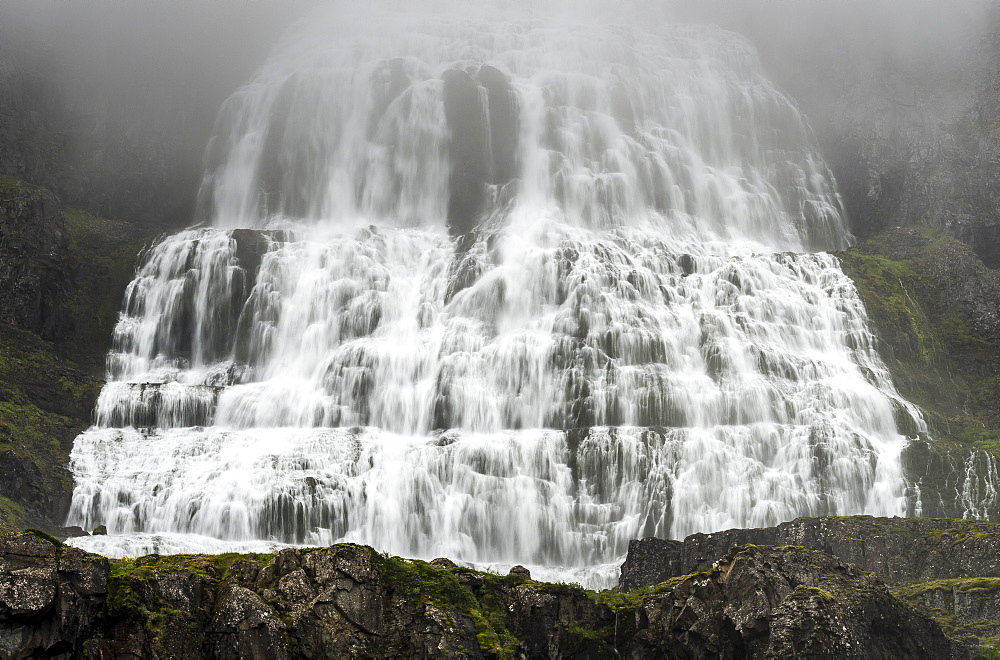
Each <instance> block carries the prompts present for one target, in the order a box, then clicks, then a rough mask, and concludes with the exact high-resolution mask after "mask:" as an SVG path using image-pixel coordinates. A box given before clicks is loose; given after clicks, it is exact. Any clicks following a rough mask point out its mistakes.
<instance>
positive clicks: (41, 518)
mask: <svg viewBox="0 0 1000 660" xmlns="http://www.w3.org/2000/svg"><path fill="white" fill-rule="evenodd" d="M142 239H143V237H141V236H140V234H139V233H138V232H137V231H136V230H135V229H133V228H131V227H129V226H128V225H126V224H124V223H120V222H113V221H109V220H104V219H101V218H96V217H94V216H92V215H89V214H86V213H84V212H82V211H79V210H74V209H70V210H67V211H65V212H62V211H61V209H60V206H59V201H58V200H57V199H56V198H55V197H54V196H53V195H52V194H51V193H49V192H47V191H45V190H43V189H41V188H38V187H36V186H31V185H28V184H26V183H24V182H23V181H19V180H17V179H13V178H10V177H0V311H2V314H0V476H2V479H0V528H7V529H10V528H18V527H25V526H34V527H42V528H44V529H47V530H49V531H52V532H54V533H57V534H58V533H59V532H60V526H61V524H62V521H63V520H64V518H65V514H66V510H67V507H68V504H69V497H70V492H71V489H72V482H71V478H70V475H69V472H68V471H67V468H66V465H67V463H68V462H69V451H70V449H71V447H72V443H73V439H74V438H75V437H76V435H77V434H78V433H79V432H80V431H82V430H83V429H85V428H86V427H87V426H89V425H90V423H91V417H92V411H93V408H94V403H95V401H96V399H97V395H98V394H99V392H100V387H101V385H102V383H101V382H100V380H99V379H100V378H101V377H102V374H103V370H104V359H105V355H106V353H107V350H108V348H109V346H110V341H111V333H112V330H113V327H114V324H115V322H116V320H117V315H118V308H119V307H120V305H121V301H122V296H123V294H124V291H125V287H126V286H127V284H128V282H129V280H130V279H131V278H132V274H133V272H134V267H133V264H134V263H135V260H136V255H137V253H138V252H139V251H140V249H141V246H142ZM67 356H72V358H73V359H72V360H71V359H67Z"/></svg>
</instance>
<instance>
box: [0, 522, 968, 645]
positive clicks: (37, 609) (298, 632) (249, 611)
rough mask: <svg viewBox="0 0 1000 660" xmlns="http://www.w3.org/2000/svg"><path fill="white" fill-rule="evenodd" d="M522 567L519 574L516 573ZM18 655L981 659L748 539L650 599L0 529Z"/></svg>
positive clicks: (866, 578)
mask: <svg viewBox="0 0 1000 660" xmlns="http://www.w3.org/2000/svg"><path fill="white" fill-rule="evenodd" d="M512 573H514V572H512ZM0 649H2V652H3V654H4V657H12V658H24V657H30V656H37V655H54V654H56V655H57V654H69V655H71V656H77V655H81V654H82V651H83V649H86V652H87V654H88V656H89V657H96V658H117V657H123V656H138V657H212V658H310V657H358V656H388V657H395V656H415V657H457V658H482V657H496V656H498V655H503V656H512V657H521V658H553V657H560V658H595V657H629V658H686V657H708V656H711V657H720V658H737V657H746V656H747V655H750V656H753V657H779V656H789V657H810V656H820V655H826V656H830V655H835V656H844V655H859V656H862V657H876V658H878V657H886V658H888V657H893V658H905V657H940V658H947V657H970V653H969V649H968V648H967V647H965V646H964V645H962V644H960V643H955V642H952V641H951V640H949V639H948V638H947V637H945V635H944V634H943V633H942V631H941V629H940V627H939V626H938V625H937V624H936V623H934V621H932V620H931V619H929V618H927V617H926V616H924V615H922V614H920V613H919V612H917V611H916V610H914V609H912V608H910V607H909V606H907V605H906V604H904V603H903V602H901V601H899V600H897V599H896V598H895V597H893V596H892V595H891V594H890V593H889V591H888V589H887V588H886V586H885V585H884V584H882V583H881V582H879V580H878V579H877V578H875V577H874V576H873V575H871V574H869V573H865V572H863V571H861V570H860V569H858V568H856V567H853V566H849V565H847V564H845V563H844V562H842V561H841V560H839V559H837V558H835V557H832V556H830V555H827V554H824V553H821V552H813V551H809V550H806V549H804V548H797V547H784V548H765V547H756V546H746V547H740V548H736V549H734V550H733V551H732V552H730V553H728V554H727V555H725V556H724V557H722V558H721V559H720V560H719V561H718V562H717V563H716V564H715V565H714V566H713V567H712V568H711V569H710V570H708V571H703V572H701V573H696V574H693V575H688V576H684V577H681V578H677V579H675V580H672V581H670V582H667V583H664V584H661V585H658V586H657V587H656V588H655V589H652V590H650V591H649V592H648V593H645V594H643V595H632V596H624V595H621V594H614V593H603V594H594V593H588V592H585V591H583V590H582V589H580V588H578V587H570V586H567V585H554V584H544V583H539V582H532V581H531V580H530V579H529V577H528V576H527V575H526V571H521V572H516V573H515V574H512V575H511V576H509V577H501V576H499V575H491V574H484V573H478V572H476V571H471V570H469V569H467V568H462V567H458V566H455V565H454V564H452V563H451V562H449V561H447V560H435V562H434V563H433V564H427V563H424V562H418V561H409V560H402V559H397V558H390V557H386V556H383V555H379V554H377V553H375V552H373V551H372V549H371V548H367V547H363V546H354V545H338V546H333V547H330V548H320V549H306V550H299V549H286V550H282V551H281V552H278V553H276V554H273V555H243V556H239V557H236V558H235V559H234V558H232V556H229V557H228V558H227V556H225V555H223V556H204V555H193V556H176V557H160V556H155V555H154V556H149V557H141V558H138V559H135V560H112V561H111V562H109V561H108V560H106V559H104V558H101V557H94V556H90V555H86V554H85V553H83V552H81V551H79V550H77V549H74V548H68V547H65V546H60V545H56V544H54V543H52V542H50V541H48V540H46V539H43V538H39V537H37V536H34V535H31V534H11V535H7V536H3V537H0Z"/></svg>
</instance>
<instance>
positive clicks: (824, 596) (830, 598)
mask: <svg viewBox="0 0 1000 660" xmlns="http://www.w3.org/2000/svg"><path fill="white" fill-rule="evenodd" d="M795 590H796V591H807V592H809V593H810V594H813V595H814V596H818V597H819V598H820V599H821V600H823V601H825V602H827V603H832V602H834V601H836V600H837V599H836V598H835V597H834V595H833V594H831V593H830V592H829V591H827V590H826V589H821V588H820V587H810V586H808V585H805V584H800V585H799V586H797V587H795Z"/></svg>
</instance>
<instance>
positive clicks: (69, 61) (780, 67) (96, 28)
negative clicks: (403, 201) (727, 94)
mask: <svg viewBox="0 0 1000 660" xmlns="http://www.w3.org/2000/svg"><path fill="white" fill-rule="evenodd" d="M314 12H323V13H329V12H333V13H334V14H335V15H336V16H337V17H341V18H342V19H343V24H344V25H345V26H346V25H350V26H353V27H352V28H351V29H364V26H365V25H367V24H370V23H372V22H378V21H380V20H383V19H382V18H380V17H384V16H385V15H387V14H398V13H401V12H405V13H409V14H417V15H421V16H426V17H427V18H428V19H430V20H435V19H437V18H440V19H441V20H442V21H444V20H449V21H452V20H456V19H457V20H461V19H462V18H463V17H475V16H477V15H480V14H483V13H486V14H495V15H502V16H503V17H504V18H520V19H524V20H528V21H534V22H541V23H544V24H554V25H565V26H566V27H567V29H572V26H573V25H574V24H579V23H588V22H590V23H592V22H601V23H608V22H612V23H622V24H626V25H628V24H631V25H639V26H645V27H649V28H652V29H655V28H656V26H657V25H664V24H668V23H677V22H690V23H707V24H717V25H719V26H720V27H722V28H725V29H728V30H733V31H736V32H739V33H742V34H744V35H745V36H746V37H747V38H748V39H749V40H750V41H751V42H752V43H753V44H754V45H755V46H756V48H757V49H758V52H759V55H760V58H761V60H762V62H763V66H764V70H765V72H766V73H767V74H768V75H769V76H771V77H772V79H773V80H775V82H777V84H778V85H779V86H780V87H783V88H784V89H785V90H786V91H787V92H788V93H789V94H790V95H791V96H792V97H793V98H794V99H795V100H796V102H797V103H798V104H799V105H800V106H801V108H802V109H803V110H804V111H805V113H806V115H807V116H808V117H809V118H810V119H811V120H812V123H813V125H814V127H815V128H816V130H817V131H818V133H819V134H820V140H821V143H822V144H824V145H829V144H830V143H831V142H832V141H835V139H836V138H831V137H830V135H831V134H832V133H836V132H837V131H838V130H839V129H838V128H837V126H836V125H837V124H838V122H839V123H841V124H842V123H843V122H844V121H846V120H845V117H848V116H849V115H850V114H851V112H852V111H853V110H852V107H853V105H857V104H862V105H864V104H866V103H870V102H871V101H872V99H877V98H881V97H884V96H886V95H889V96H894V95H902V96H904V97H906V98H905V99H904V100H905V102H906V103H910V104H912V103H917V102H919V103H921V104H922V106H923V107H924V108H925V109H929V110H927V111H928V112H929V115H928V116H930V117H931V119H929V121H940V120H945V119H952V118H954V116H956V115H957V114H958V113H960V112H961V111H962V109H963V108H964V107H965V106H966V105H967V103H968V97H969V96H970V94H971V91H972V90H973V89H974V87H975V84H976V80H977V78H976V72H977V71H978V70H979V69H980V68H981V67H982V62H981V60H982V57H981V56H980V55H978V54H977V50H976V47H977V45H978V44H979V43H980V42H981V41H982V39H983V35H984V34H985V33H986V31H987V30H988V29H989V27H990V25H992V21H993V19H994V17H995V14H996V12H995V11H994V10H993V6H992V3H989V2H985V1H975V2H963V3H958V4H956V3H945V2H928V1H917V2H907V3H905V4H904V3H900V2H887V1H886V2H863V1H861V0H852V1H848V2H838V3H829V2H821V1H819V0H815V1H812V0H810V1H806V2H790V1H789V2H778V1H755V2H740V3H735V2H727V1H725V0H715V1H712V2H693V1H690V0H674V1H672V2H667V3H661V2H652V1H649V0H637V1H633V2H628V3H615V5H614V7H610V6H608V4H607V3H600V2H584V3H580V2H563V1H552V2H549V3H547V4H545V5H543V6H539V5H538V3H532V2H522V3H513V4H508V5H506V7H505V8H504V9H502V10H500V9H497V10H493V9H489V10H484V9H481V8H479V7H476V6H472V5H468V4H462V3H455V2H434V1H427V2H424V3H422V4H419V5H415V4H414V3H404V2H393V1H388V2H382V3H374V4H372V3H366V4H365V5H364V6H360V5H358V4H357V3H347V2H340V3H333V4H330V3H317V2H313V1H307V0H300V1H297V2H237V1H231V2H213V3H202V2H194V1H187V2H179V3H170V4H169V5H167V4H162V3H155V2H134V3H121V2H110V1H107V2H106V1H100V2H88V3H76V2H46V3H37V2H7V3H4V4H3V5H2V6H0V65H2V66H0V72H2V78H0V91H2V94H0V97H2V99H3V100H2V104H3V106H2V109H0V112H2V113H3V118H4V123H5V124H6V126H5V127H3V128H0V172H3V173H5V174H13V175H16V176H20V177H23V178H25V179H27V180H34V181H36V182H37V183H40V184H42V185H47V186H49V187H52V188H54V189H56V190H57V192H59V193H60V194H61V195H62V196H63V197H64V198H66V199H67V201H69V202H70V203H73V204H76V205H80V206H83V207H85V208H89V209H92V210H93V211H95V212H98V213H103V214H107V215H111V216H116V217H121V218H125V219H129V220H132V221H136V222H142V223H152V224H154V225H161V224H164V223H166V224H168V225H171V226H179V225H182V224H184V223H186V222H188V221H190V218H191V217H192V209H193V203H194V202H193V200H194V197H195V194H196V192H197V188H198V185H199V181H200V176H201V170H202V158H203V153H204V149H205V145H206V143H207V142H208V139H209V137H210V136H211V133H212V125H213V122H214V120H215V116H216V114H217V112H218V109H219V107H220V105H221V104H222V102H223V101H224V100H225V99H226V98H227V97H228V96H229V95H231V94H232V93H233V92H234V91H235V90H236V89H237V88H238V87H239V86H240V85H242V84H244V83H245V82H247V81H249V80H251V79H252V78H253V76H254V72H255V71H256V70H257V69H258V68H259V67H260V66H261V65H262V64H263V63H264V62H265V61H266V59H267V57H268V53H269V52H270V51H271V50H272V48H274V46H275V44H276V43H278V42H279V41H280V40H281V39H282V35H288V34H293V33H291V32H289V28H290V26H292V25H294V24H295V23H296V22H297V21H303V20H304V21H309V20H310V16H313V15H314ZM349 36H350V29H344V30H341V34H340V35H331V38H349ZM286 38H287V37H286ZM918 97H919V98H918Z"/></svg>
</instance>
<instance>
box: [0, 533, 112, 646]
mask: <svg viewBox="0 0 1000 660" xmlns="http://www.w3.org/2000/svg"><path fill="white" fill-rule="evenodd" d="M108 572H109V566H108V560H107V559H105V558H103V557H95V556H91V555H87V554H86V553H84V552H83V551H81V550H78V549H76V548H67V547H62V546H57V545H55V544H54V543H52V542H50V541H48V540H45V539H42V538H39V537H38V536H35V535H33V534H8V535H5V536H0V656H2V657H4V658H27V657H35V656H52V655H59V654H63V653H65V654H72V655H74V656H76V655H79V654H81V652H82V650H83V644H84V642H85V641H86V640H87V639H89V638H90V637H91V636H92V634H93V633H94V631H95V630H96V629H97V626H98V622H99V619H100V616H101V612H102V609H103V606H104V602H105V596H106V593H107V578H108Z"/></svg>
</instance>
